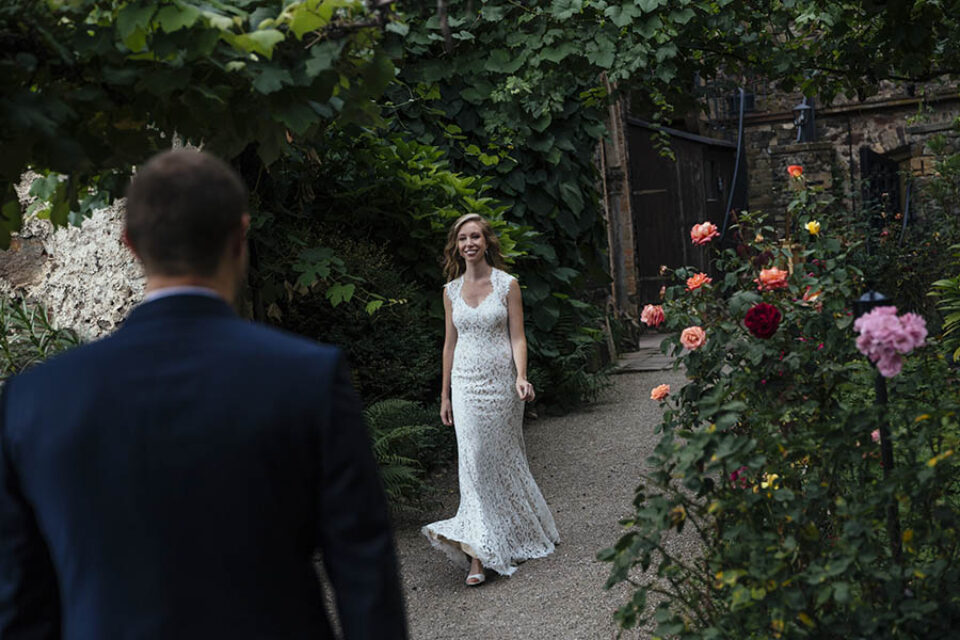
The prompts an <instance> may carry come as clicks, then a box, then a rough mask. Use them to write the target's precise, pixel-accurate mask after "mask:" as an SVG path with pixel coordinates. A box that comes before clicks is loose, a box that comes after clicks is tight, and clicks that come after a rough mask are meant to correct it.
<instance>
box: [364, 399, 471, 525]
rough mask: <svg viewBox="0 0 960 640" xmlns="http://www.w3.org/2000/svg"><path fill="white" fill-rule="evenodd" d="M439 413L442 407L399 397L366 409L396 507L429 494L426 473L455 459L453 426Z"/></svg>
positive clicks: (382, 471) (376, 452) (386, 486)
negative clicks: (447, 423)
mask: <svg viewBox="0 0 960 640" xmlns="http://www.w3.org/2000/svg"><path fill="white" fill-rule="evenodd" d="M438 416H439V409H436V410H434V409H433V408H424V407H423V406H422V405H420V404H418V403H415V402H410V401H408V400H400V399H396V398H394V399H389V400H383V401H380V402H376V403H374V404H372V405H370V406H369V407H368V408H367V409H366V410H365V411H364V418H365V420H366V423H367V427H368V428H369V430H370V437H371V440H372V443H373V452H374V455H375V456H376V458H377V463H378V465H379V466H380V477H381V478H382V480H383V484H384V489H385V490H386V492H387V497H388V498H389V500H390V503H391V505H392V506H393V507H394V508H398V509H406V508H411V507H413V506H415V505H416V504H418V503H419V502H420V501H422V499H423V497H424V496H425V495H427V494H428V489H427V487H426V485H425V484H424V481H423V477H424V474H425V473H427V472H429V471H431V470H433V469H435V468H437V467H438V466H441V465H445V464H447V463H449V461H450V460H451V459H452V456H453V452H454V451H455V448H456V441H455V439H454V435H453V429H451V428H449V427H444V426H443V425H441V424H440V421H439V418H438Z"/></svg>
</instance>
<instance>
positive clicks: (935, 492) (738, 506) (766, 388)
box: [600, 208, 960, 639]
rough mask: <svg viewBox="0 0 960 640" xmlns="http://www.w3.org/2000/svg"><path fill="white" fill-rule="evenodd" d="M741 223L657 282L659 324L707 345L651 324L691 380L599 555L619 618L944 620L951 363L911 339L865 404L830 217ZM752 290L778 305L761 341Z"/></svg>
mask: <svg viewBox="0 0 960 640" xmlns="http://www.w3.org/2000/svg"><path fill="white" fill-rule="evenodd" d="M806 214H807V215H811V216H815V215H817V210H816V209H815V208H809V209H807V211H806ZM741 223H742V226H741V227H740V228H739V229H737V230H736V232H737V234H738V235H739V237H740V238H741V244H740V246H739V247H738V248H736V249H727V250H725V251H724V252H723V253H722V254H721V255H720V256H719V257H718V265H717V266H718V267H719V272H720V274H721V275H720V276H718V277H716V278H715V279H714V282H713V283H712V284H708V285H705V286H703V287H701V288H699V289H696V290H694V291H688V290H687V289H686V287H684V286H683V285H682V284H681V285H678V286H673V287H670V288H668V290H667V294H666V298H667V302H666V303H665V305H664V310H665V313H666V319H667V320H666V328H668V329H669V330H671V331H674V332H677V331H680V330H681V329H684V328H686V327H689V326H693V325H696V326H701V327H703V328H704V329H705V331H706V343H705V344H704V345H703V346H701V347H700V348H698V349H695V350H692V351H681V345H680V341H679V339H678V338H677V337H671V338H668V339H667V340H666V341H665V345H664V346H665V349H672V350H674V352H675V353H676V354H677V356H678V366H682V367H684V369H685V370H686V374H687V377H688V379H689V383H688V384H686V385H685V386H684V387H683V388H682V389H675V390H673V395H672V396H671V397H670V398H668V399H667V401H666V406H665V412H664V419H663V423H662V425H661V427H660V430H659V433H660V441H659V443H658V444H657V447H656V449H655V452H654V454H653V455H652V456H651V457H650V459H649V460H648V462H649V465H650V471H649V473H646V474H644V476H643V483H642V484H641V485H640V487H638V489H637V493H636V497H635V500H634V512H633V513H632V514H631V515H630V516H629V517H628V518H626V519H625V520H624V521H623V525H624V527H625V528H626V529H627V531H626V533H625V534H624V535H623V537H622V538H621V539H620V540H619V541H618V542H617V543H616V544H615V545H614V546H613V547H611V548H610V549H607V550H605V551H603V552H601V554H600V558H601V559H603V560H605V561H608V562H610V563H611V564H612V568H611V574H610V579H609V581H608V586H612V585H614V584H617V583H619V582H622V581H625V580H630V581H631V582H632V584H634V585H636V591H635V593H634V595H633V596H632V597H631V598H630V600H629V601H628V602H626V603H625V604H624V605H623V606H622V607H621V608H620V610H619V611H618V612H617V614H616V618H617V620H618V622H619V623H620V624H621V625H622V626H623V627H625V628H631V627H634V626H637V625H644V624H651V625H653V626H655V627H656V632H655V633H656V635H657V636H658V637H672V638H685V639H693V638H698V639H699V638H702V639H706V638H726V637H738V638H817V639H829V638H837V639H840V638H931V637H943V636H946V635H949V634H950V633H951V629H952V628H955V626H956V624H957V623H958V620H960V596H958V593H960V591H958V589H957V587H958V585H960V537H958V531H960V529H958V525H960V517H958V516H960V493H958V490H960V482H958V481H960V468H958V467H957V465H956V462H955V460H956V458H954V452H955V451H956V450H957V446H958V445H960V422H958V420H957V417H956V416H957V415H958V413H957V412H958V410H960V380H958V378H957V376H956V373H955V372H954V371H953V370H951V369H950V368H949V367H948V366H947V363H946V361H945V359H944V358H943V356H942V354H940V353H938V350H937V349H936V348H935V347H932V346H928V347H926V348H922V349H919V350H916V351H914V352H913V353H911V354H910V355H908V356H905V358H906V365H905V367H904V370H903V372H902V373H901V374H900V375H899V376H897V377H896V378H892V379H890V380H888V384H889V398H890V400H889V404H888V405H887V406H886V407H885V408H882V407H880V406H879V405H878V404H877V400H876V398H875V396H874V390H873V388H874V382H875V378H876V375H877V374H876V372H875V369H874V368H873V366H872V365H870V364H869V362H868V361H867V360H866V359H865V358H864V357H862V356H861V355H860V354H859V352H858V351H857V349H856V347H855V334H854V333H853V331H852V330H851V325H852V321H853V317H852V314H851V311H850V302H851V301H852V300H853V299H854V298H855V297H856V296H857V295H859V293H860V292H861V289H860V286H861V285H862V279H861V277H860V274H859V273H858V271H857V269H856V268H854V267H851V266H850V265H849V258H850V254H851V252H854V251H859V250H861V249H860V248H859V247H858V246H857V245H856V244H851V243H847V242H844V241H843V240H842V239H841V237H839V236H838V234H839V233H841V232H842V231H843V228H840V227H830V226H828V225H826V224H824V225H823V226H822V228H821V230H820V232H819V235H814V234H811V233H806V232H800V233H799V235H797V236H796V237H794V238H793V239H792V240H790V241H778V240H775V235H774V232H773V230H772V229H771V228H768V227H763V226H762V220H761V219H759V218H757V217H753V216H749V215H748V216H745V217H744V218H743V219H742V220H741ZM801 228H802V227H801ZM758 232H759V233H760V235H761V236H762V238H766V240H762V239H759V240H757V239H754V238H755V236H756V235H757V233H758ZM791 265H793V266H792V269H791V268H790V267H791ZM772 266H777V267H779V268H781V269H785V270H790V271H792V274H791V275H790V276H789V277H788V279H787V287H786V288H783V289H776V290H770V291H763V290H759V289H758V285H757V278H758V277H759V274H760V270H761V269H762V268H770V267H772ZM690 275H693V274H692V271H690V270H687V269H680V270H678V271H677V272H676V276H677V278H678V280H679V282H681V283H683V282H685V280H686V278H687V277H689V276H690ZM761 301H763V302H766V303H768V304H772V305H774V306H776V307H777V308H778V309H779V310H780V312H781V313H782V321H781V322H780V324H779V326H778V328H777V330H776V332H775V333H774V334H773V335H772V337H770V338H769V339H761V338H759V337H756V336H754V335H752V334H751V333H750V332H749V331H748V330H747V329H746V327H745V326H744V317H745V315H746V313H747V311H748V310H749V309H751V308H752V307H753V306H754V305H756V304H757V303H759V302H761ZM881 425H888V426H889V429H890V434H891V439H890V440H888V442H890V443H892V444H891V446H892V449H893V452H894V458H893V459H894V464H893V466H892V467H891V468H888V469H884V468H883V467H882V465H881V445H880V444H878V443H876V442H875V440H874V438H875V437H878V436H876V435H875V433H876V434H878V433H880V430H881V429H882V428H885V427H881ZM891 510H893V513H894V514H896V515H895V519H896V522H897V523H898V527H899V528H897V527H891V525H890V520H889V517H890V514H891ZM674 531H677V532H679V531H685V532H688V533H690V534H691V535H693V536H694V537H695V538H697V539H699V541H700V544H701V549H700V555H699V556H697V557H693V558H691V557H681V556H680V555H678V554H677V553H676V551H675V550H674V548H673V547H672V546H671V545H670V544H669V543H668V540H669V537H670V536H671V535H673V534H672V532H674ZM641 570H642V571H643V572H644V573H643V574H642V575H641V574H640V573H639V572H640V571H641ZM654 599H656V601H657V602H658V604H654Z"/></svg>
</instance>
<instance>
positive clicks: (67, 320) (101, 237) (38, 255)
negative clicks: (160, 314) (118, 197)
mask: <svg viewBox="0 0 960 640" xmlns="http://www.w3.org/2000/svg"><path fill="white" fill-rule="evenodd" d="M30 180H31V176H27V177H25V179H24V181H23V182H22V183H21V185H20V188H19V189H18V193H19V194H20V197H21V202H23V203H24V205H25V206H26V205H27V204H29V202H30V196H28V195H27V190H28V189H29V185H30ZM122 230H123V203H122V201H120V202H117V203H115V204H114V205H113V206H111V207H108V208H106V209H101V210H99V211H96V212H95V213H94V214H93V216H92V217H91V218H90V219H88V220H86V221H85V222H84V223H83V226H82V227H81V228H76V227H66V228H61V229H56V230H55V229H54V228H53V226H52V225H51V223H50V221H49V220H40V219H37V218H36V217H28V218H27V220H25V221H24V226H23V229H22V230H21V231H20V233H18V234H16V235H15V236H14V238H13V240H12V241H11V245H10V249H9V250H7V251H0V295H3V296H7V297H10V296H17V297H24V298H26V299H28V300H30V301H33V302H37V303H39V304H41V305H43V306H44V307H45V308H46V309H47V310H48V311H49V312H50V315H51V317H52V320H53V322H54V324H55V325H56V326H58V327H63V328H71V329H74V330H75V331H76V332H77V333H78V334H79V335H80V336H81V337H82V338H83V339H85V340H90V339H93V338H97V337H100V336H103V335H105V334H107V333H110V332H111V331H113V330H114V329H115V328H116V327H117V326H118V325H119V324H120V322H121V321H122V320H123V318H125V317H126V315H127V313H128V312H129V310H130V308H131V307H132V306H133V305H134V304H136V302H137V301H139V300H140V299H141V297H142V296H143V287H144V278H143V273H142V271H141V269H140V267H139V265H138V264H137V263H136V262H135V261H134V259H133V257H132V256H131V254H130V252H129V251H128V250H127V248H126V247H125V246H124V245H123V242H122V240H121V234H122Z"/></svg>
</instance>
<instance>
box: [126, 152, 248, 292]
mask: <svg viewBox="0 0 960 640" xmlns="http://www.w3.org/2000/svg"><path fill="white" fill-rule="evenodd" d="M246 212H247V189H246V187H245V186H244V184H243V181H242V180H241V179H240V176H238V175H237V173H236V172H235V171H234V170H233V169H231V168H230V166H229V165H228V164H227V163H226V162H224V161H223V160H220V159H219V158H216V157H214V156H212V155H210V154H208V153H203V152H201V151H195V150H190V149H178V150H175V151H166V152H164V153H161V154H159V155H156V156H154V157H153V158H152V159H151V160H150V161H149V162H147V164H146V165H144V166H143V167H142V168H140V169H139V170H138V171H137V173H136V175H135V176H134V177H133V180H132V181H131V183H130V186H129V187H128V189H127V204H126V231H127V238H128V239H129V242H130V244H131V245H132V246H133V248H134V249H135V250H136V252H137V254H138V255H139V256H140V259H141V260H142V261H143V266H144V269H145V270H146V271H147V273H156V274H163V275H169V276H183V275H200V276H211V275H213V274H214V273H215V272H216V270H217V267H218V266H219V264H220V260H221V258H222V257H223V253H224V251H225V250H226V244H227V240H228V239H229V238H230V235H231V233H233V232H234V231H235V230H237V229H239V228H240V227H241V220H242V218H243V215H244V214H245V213H246Z"/></svg>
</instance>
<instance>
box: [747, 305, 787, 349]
mask: <svg viewBox="0 0 960 640" xmlns="http://www.w3.org/2000/svg"><path fill="white" fill-rule="evenodd" d="M782 317H783V316H782V315H780V309H777V308H776V307H775V306H773V305H772V304H767V303H766V302H761V303H760V304H758V305H756V306H755V307H753V308H752V309H750V311H747V315H746V317H745V318H744V319H743V324H745V325H747V329H748V330H749V331H750V333H752V334H753V335H755V336H756V337H758V338H763V339H764V340H766V339H767V338H769V337H770V336H772V335H773V334H774V333H776V332H777V327H779V326H780V319H781V318H782Z"/></svg>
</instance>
